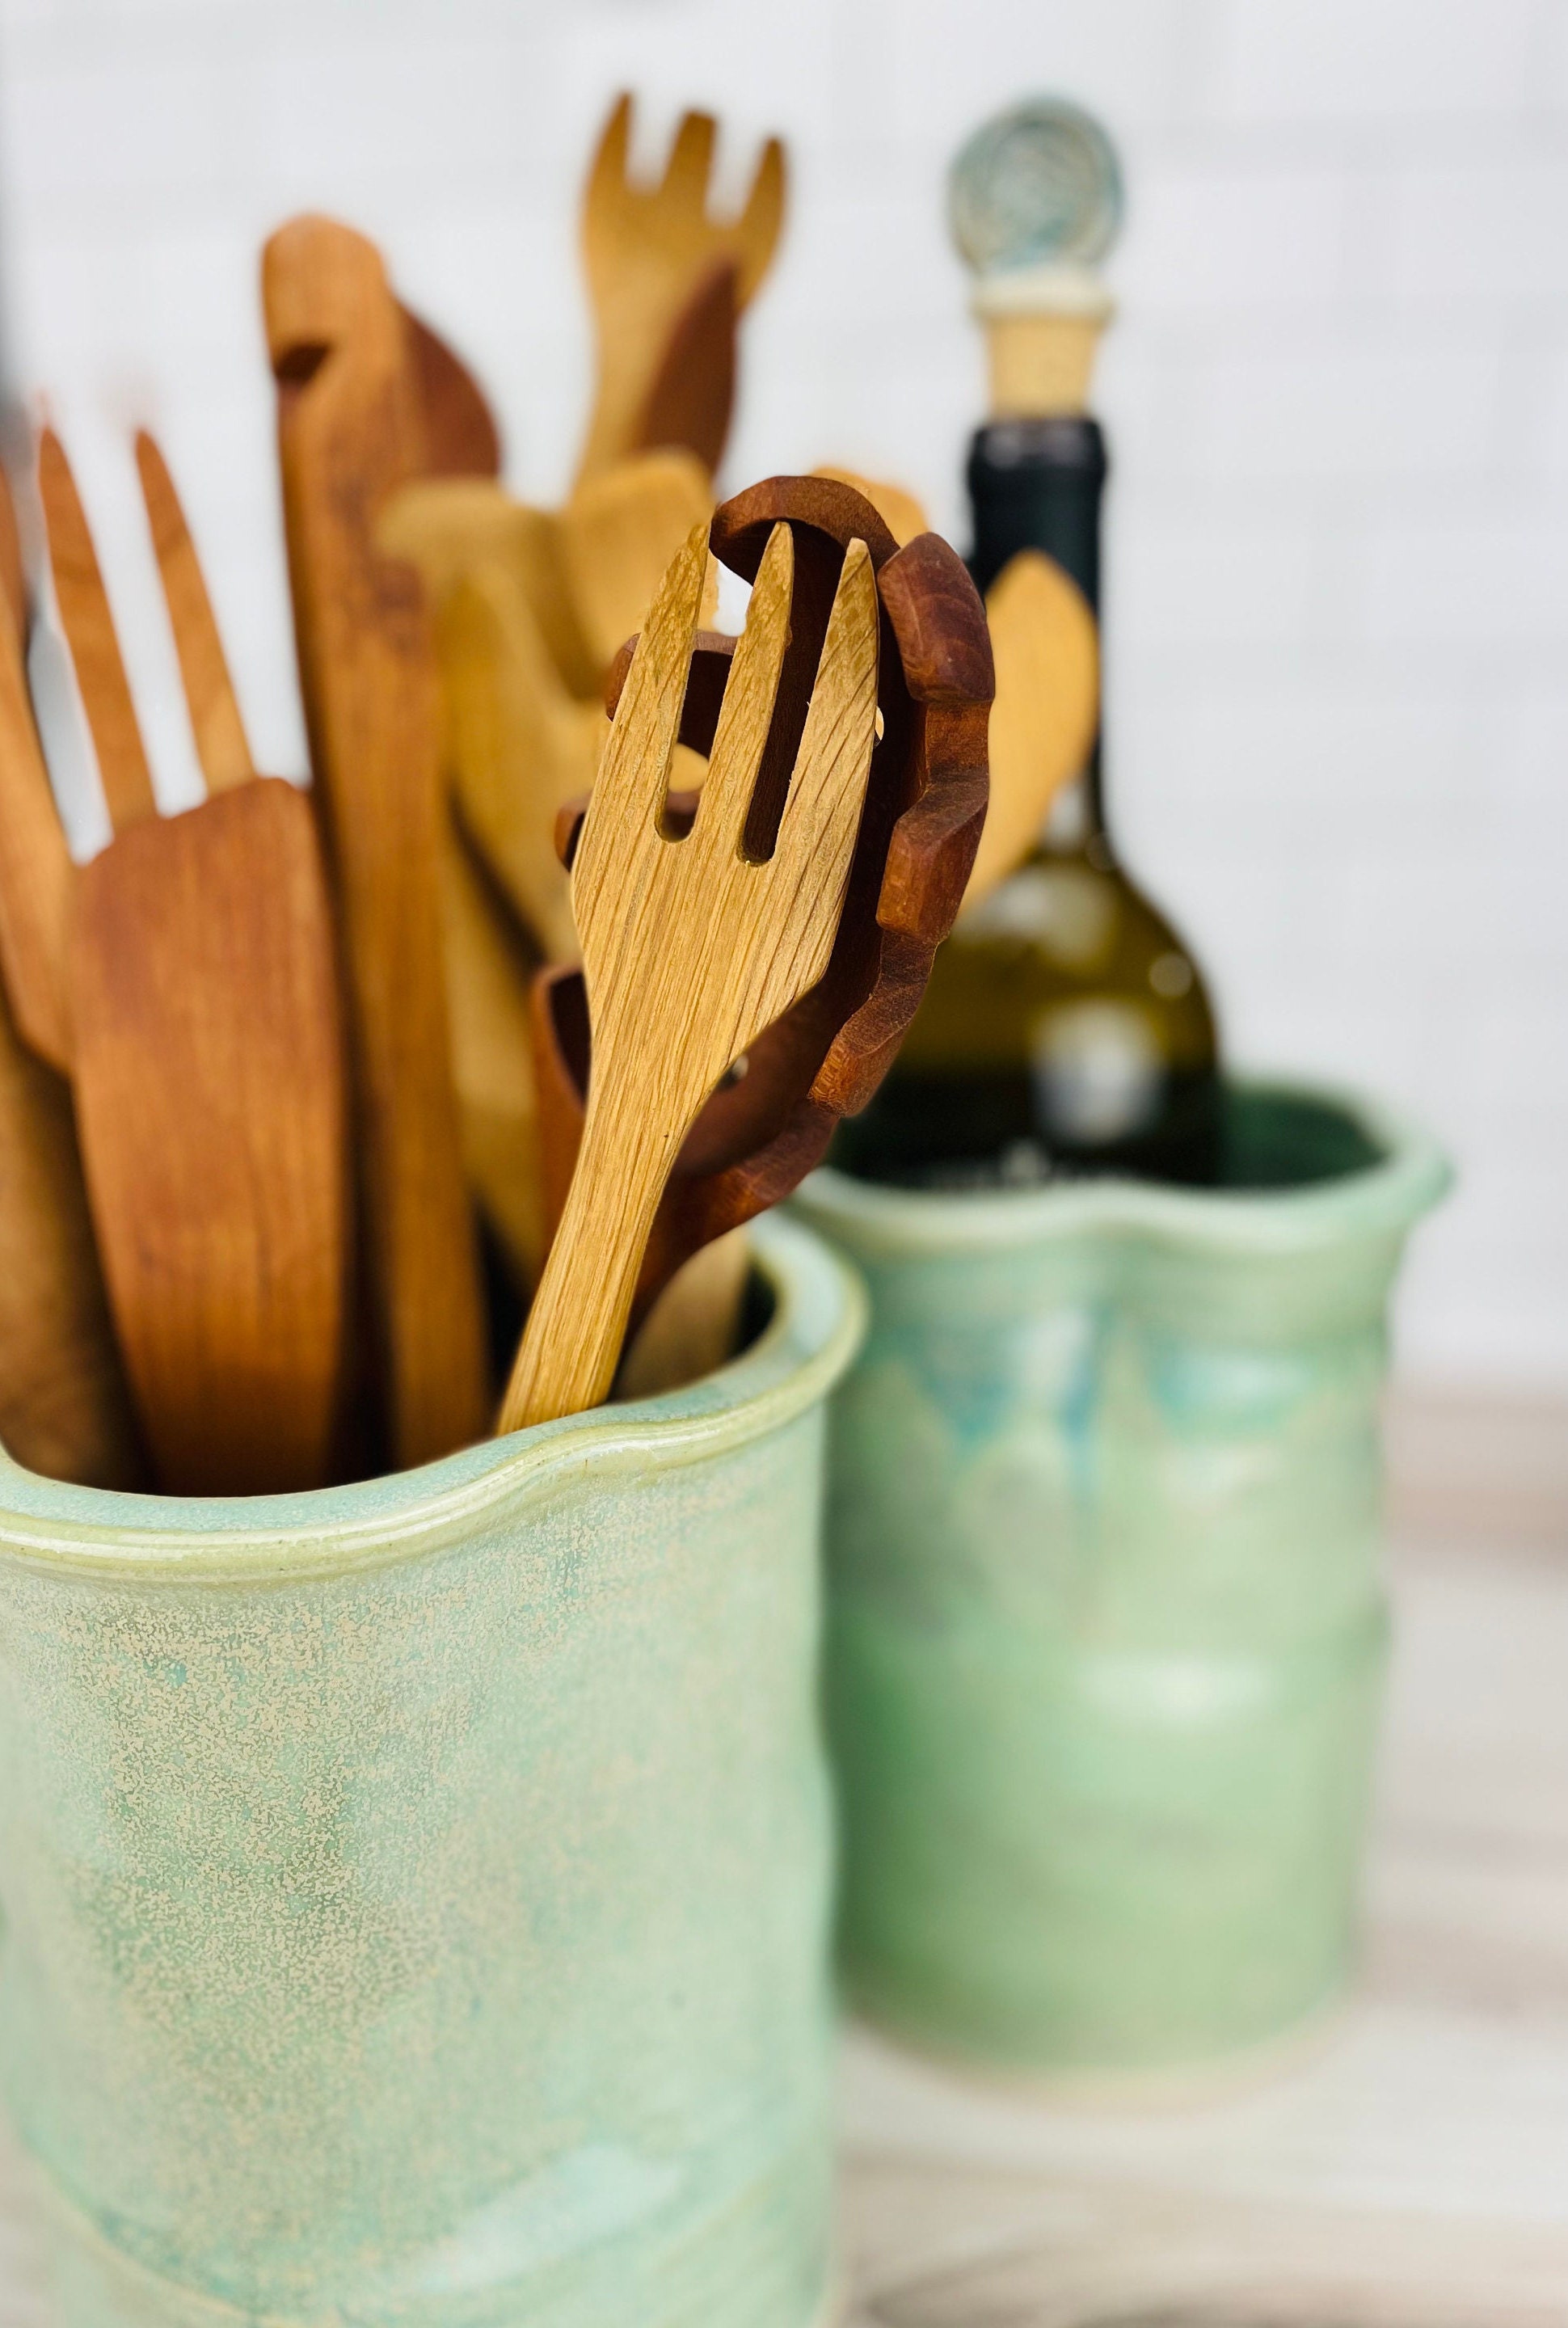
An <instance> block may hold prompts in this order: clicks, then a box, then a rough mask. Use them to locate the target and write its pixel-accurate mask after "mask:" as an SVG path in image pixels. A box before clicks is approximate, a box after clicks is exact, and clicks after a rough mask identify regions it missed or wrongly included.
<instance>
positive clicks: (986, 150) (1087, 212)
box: [948, 97, 1122, 277]
mask: <svg viewBox="0 0 1568 2328" xmlns="http://www.w3.org/2000/svg"><path fill="white" fill-rule="evenodd" d="M948 216H949V219H950V221H951V223H952V227H953V240H954V242H955V243H956V244H957V245H958V249H959V253H960V256H961V257H962V259H963V261H964V263H965V265H966V266H968V267H969V268H971V269H972V271H973V272H974V273H975V274H976V275H979V276H981V277H992V276H997V275H1008V274H1011V273H1013V272H1015V271H1016V270H1019V269H1023V268H1029V269H1038V268H1050V269H1053V270H1060V269H1063V268H1071V269H1074V270H1076V269H1079V268H1084V269H1087V268H1094V267H1095V266H1097V265H1098V263H1099V262H1100V260H1101V259H1103V258H1104V257H1105V255H1106V253H1107V251H1108V250H1109V249H1111V246H1112V244H1113V242H1114V241H1115V239H1116V235H1117V232H1118V230H1119V229H1120V227H1121V224H1122V171H1121V167H1120V164H1118V162H1117V159H1116V151H1115V148H1114V146H1113V145H1112V143H1111V140H1110V138H1109V137H1108V136H1106V134H1105V132H1104V130H1103V128H1102V127H1100V124H1099V123H1098V122H1097V121H1096V120H1094V117H1093V116H1092V115H1090V114H1087V113H1085V112H1084V110H1083V108H1082V107H1081V106H1076V105H1073V104H1070V103H1069V102H1068V100H1067V99H1066V98H1060V97H1040V98H1031V99H1029V100H1028V102H1027V103H1026V104H1023V105H1019V106H1015V107H1013V108H1012V109H1011V110H1010V111H1009V112H1007V113H1000V114H998V115H996V116H995V117H994V118H993V119H991V120H990V121H987V122H985V123H983V124H982V125H981V127H980V128H979V129H977V130H976V131H975V133H974V135H973V136H972V137H971V138H970V140H969V142H968V144H967V145H966V146H964V147H963V150H962V153H961V154H960V155H959V156H958V158H957V160H956V161H955V162H954V163H953V169H952V173H951V174H950V177H949V180H948Z"/></svg>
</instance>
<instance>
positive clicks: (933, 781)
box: [534, 477, 991, 1318]
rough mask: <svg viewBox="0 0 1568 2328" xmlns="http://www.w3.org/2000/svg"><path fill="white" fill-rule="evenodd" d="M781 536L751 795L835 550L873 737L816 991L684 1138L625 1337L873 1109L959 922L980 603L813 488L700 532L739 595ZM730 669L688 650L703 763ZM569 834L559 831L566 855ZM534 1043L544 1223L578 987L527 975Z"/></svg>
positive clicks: (766, 1039) (776, 481) (976, 752)
mask: <svg viewBox="0 0 1568 2328" xmlns="http://www.w3.org/2000/svg"><path fill="white" fill-rule="evenodd" d="M780 521H783V522H784V523H786V524H788V525H789V527H790V529H791V531H792V533H793V538H794V542H795V582H796V587H795V601H794V608H793V636H792V641H791V645H790V649H789V652H788V654H787V655H786V658H785V665H784V675H783V677H782V679H781V681H780V685H779V702H778V709H777V710H776V712H775V727H774V732H773V736H772V737H770V744H769V755H768V759H769V764H770V765H765V769H764V780H765V781H766V780H768V779H769V778H770V777H772V776H773V775H774V772H775V770H776V768H777V765H778V763H779V760H780V759H781V758H782V759H783V765H784V771H785V773H786V774H787V770H788V767H789V765H790V763H789V759H788V757H787V756H785V755H787V754H788V753H789V752H790V751H791V750H792V749H793V744H792V738H793V737H798V736H799V734H800V732H801V728H802V727H803V721H804V706H803V700H802V690H803V685H804V686H805V687H809V685H810V678H811V674H812V671H814V668H815V658H816V656H817V654H818V653H819V652H820V649H821V645H822V637H823V633H824V631H825V627H826V610H827V606H828V605H829V604H830V603H831V592H832V587H833V582H834V578H835V577H836V575H837V572H838V569H839V567H840V564H841V562H842V559H843V554H844V547H845V545H846V544H847V543H848V542H849V541H850V540H854V539H856V538H859V540H864V541H865V542H866V543H867V544H868V546H869V551H870V557H871V562H872V565H873V567H874V568H875V569H876V572H877V589H878V599H879V601H880V605H881V619H882V650H881V654H880V659H879V664H878V697H879V702H878V709H879V711H880V714H881V718H882V722H883V733H882V736H881V740H880V741H879V743H878V746H877V750H876V753H875V755H874V756H873V760H872V768H871V778H870V784H869V791H868V796H867V805H866V812H865V815H864V817H863V819H862V821H861V826H860V832H859V840H858V842H857V844H856V850H855V857H854V861H853V865H852V868H851V871H850V887H849V895H848V899H847V902H846V905H845V908H844V912H843V915H842V916H841V919H840V925H839V932H838V937H837V941H836V943H835V944H834V948H833V953H832V956H831V961H830V962H829V965H828V970H827V973H826V975H825V976H824V977H823V978H822V980H821V981H820V982H819V983H818V985H817V986H816V987H815V988H813V989H812V991H811V992H810V993H809V994H807V995H806V996H804V997H803V1000H801V1001H800V1002H799V1003H797V1004H796V1005H795V1006H794V1008H793V1009H792V1010H790V1011H788V1012H787V1013H786V1014H785V1015H784V1017H783V1018H782V1019H780V1020H779V1021H778V1022H777V1023H776V1024H775V1025H774V1026H772V1027H770V1028H768V1029H767V1030H766V1031H765V1033H764V1034H763V1035H761V1036H760V1037H758V1038H757V1040H756V1042H754V1043H753V1044H752V1045H751V1047H750V1048H749V1051H748V1053H747V1068H746V1074H745V1075H744V1076H743V1077H742V1078H741V1079H739V1080H738V1081H736V1082H732V1083H730V1084H727V1085H726V1086H725V1087H724V1088H722V1089H720V1090H718V1091H717V1092H715V1093H714V1094H713V1095H712V1097H711V1098H710V1099H709V1101H708V1103H707V1104H706V1106H705V1107H704V1108H703V1110H702V1112H701V1113H700V1115H699V1118H698V1121H697V1122H696V1123H695V1124H694V1126H693V1127H692V1130H691V1132H690V1136H689V1137H688V1139H687V1141H686V1142H685V1145H684V1147H683V1149H682V1150H681V1154H680V1156H679V1157H678V1159H676V1163H675V1166H674V1169H673V1172H672V1175H671V1181H670V1184H669V1187H668V1188H667V1190H666V1193H665V1196H664V1198H663V1201H662V1204H661V1206H660V1207H659V1212H658V1215H657V1217H656V1220H655V1223H654V1227H653V1234H652V1235H651V1237H650V1240H649V1244H648V1248H647V1252H646V1254H645V1257H644V1261H643V1271H642V1275H641V1278H640V1280H639V1283H638V1287H637V1292H636V1298H635V1301H634V1318H636V1317H641V1316H642V1315H643V1314H644V1313H645V1311H646V1309H648V1307H649V1305H650V1303H651V1302H652V1301H653V1299H654V1297H655V1296H656V1295H657V1293H658V1292H659V1291H660V1289H661V1288H662V1286H663V1285H665V1284H666V1283H668V1281H670V1279H671V1277H672V1276H673V1274H674V1272H675V1271H676V1269H678V1268H679V1267H680V1265H681V1263H682V1262H683V1261H684V1260H685V1259H686V1257H687V1256H688V1255H689V1254H690V1253H695V1252H696V1251H697V1250H698V1249H699V1247H700V1246H702V1245H704V1244H708V1243H709V1241H710V1240H711V1239H714V1238H716V1237H718V1236H720V1235H722V1234H724V1233H725V1232H726V1231H727V1230H728V1229H730V1228H732V1227H734V1226H736V1225H737V1224H738V1223H740V1222H743V1221H746V1220H750V1219H752V1218H754V1217H755V1216H756V1214H757V1213H759V1212H762V1211H764V1210H765V1209H766V1207H767V1206H770V1205H773V1204H776V1203H777V1202H778V1201H779V1200H780V1199H781V1198H782V1197H784V1196H787V1195H788V1193H789V1191H790V1189H791V1188H793V1187H795V1186H796V1184H797V1183H798V1182H799V1180H800V1179H801V1178H803V1175H804V1174H805V1173H806V1172H808V1171H809V1170H810V1169H812V1166H813V1165H814V1164H817V1163H819V1162H820V1161H821V1160H822V1155H823V1152H824V1151H825V1150H826V1148H827V1144H828V1141H829V1140H830V1138H831V1134H832V1131H833V1128H834V1126H835V1125H836V1123H837V1122H839V1120H840V1117H841V1116H844V1115H852V1114H855V1113H857V1112H859V1109H861V1108H862V1107H864V1106H865V1105H866V1103H867V1102H868V1101H869V1099H870V1098H871V1096H872V1094H873V1093H874V1092H875V1091H876V1089H877V1086H878V1084H879V1083H880V1081H881V1079H882V1077H883V1075H885V1074H886V1073H887V1068H888V1066H889V1065H891V1063H892V1060H893V1056H894V1055H895V1053H896V1052H897V1047H898V1045H899V1043H900V1042H901V1041H902V1039H903V1036H904V1032H905V1029H906V1028H907V1026H908V1024H909V1021H910V1019H912V1018H913V1017H914V1015H915V1009H916V1007H917V1006H918V1004H919V1001H920V998H921V995H922V994H923V993H924V991H925V981H926V978H927V976H928V975H929V972H930V968H931V959H932V955H933V953H934V951H935V949H936V947H937V945H938V944H939V943H941V941H942V939H943V938H944V936H945V935H946V934H947V931H948V929H949V928H950V927H951V925H952V923H953V915H955V913H956V912H957V910H958V905H959V901H960V899H961V897H962V895H963V888H964V884H965V882H966V880H967V879H968V877H969V869H970V866H971V864H972V861H973V857H974V851H975V847H976V843H977V841H978V839H979V835H980V828H981V822H982V821H983V818H984V814H985V795H986V774H985V730H986V716H987V710H988V708H989V700H990V696H991V646H990V642H989V640H988V638H987V634H986V628H985V617H984V614H983V611H982V609H981V603H980V599H979V596H978V594H977V593H976V591H975V588H974V586H973V584H972V582H971V580H970V578H969V576H968V574H967V572H966V571H965V568H964V567H963V565H962V560H961V559H959V558H958V556H957V554H956V552H955V551H953V549H950V548H949V547H948V545H947V543H946V542H944V541H943V540H940V539H939V538H938V537H937V536H936V535H935V534H925V535H922V536H921V537H919V539H917V540H915V541H913V542H910V543H908V544H906V547H905V548H904V549H897V545H896V544H895V542H894V540H893V538H892V536H891V534H890V533H889V532H888V531H887V528H886V526H885V525H884V524H883V523H882V521H881V520H880V518H879V517H878V514H877V512H876V511H875V510H874V509H873V508H872V507H871V505H870V504H869V502H867V501H865V500H864V499H863V498H862V497H861V496H860V495H859V493H855V492H854V491H852V489H850V487H848V486H846V485H843V484H840V483H834V482H832V481H830V480H825V479H818V478H810V477H775V478H771V479H769V480H768V481H767V483H764V484H760V485H756V486H753V487H752V488H751V489H750V490H749V492H747V493H740V494H737V496H736V497H735V499H734V500H733V501H729V502H725V503H724V504H723V505H722V506H721V507H720V508H719V509H718V511H717V512H716V513H715V515H714V519H713V523H712V528H711V533H710V539H711V541H712V546H713V549H714V552H715V554H716V556H717V557H718V559H719V561H720V562H721V563H722V564H724V565H727V566H728V567H729V568H731V569H732V570H733V571H734V572H737V573H738V574H741V575H742V576H743V577H745V578H746V579H748V580H749V579H751V578H752V577H753V576H754V575H755V574H756V565H757V559H759V557H760V555H761V550H762V546H763V544H764V542H765V540H767V539H768V537H769V535H770V534H771V531H772V529H773V526H774V525H775V523H777V522H780ZM729 652H730V643H729V642H728V640H725V639H722V638H719V637H717V636H713V635H711V634H710V635H709V636H707V637H701V636H699V639H698V642H697V644H696V649H695V651H694V653H693V656H692V662H691V670H690V682H689V684H688V687H687V691H686V699H685V703H684V706H683V709H682V712H681V736H682V738H683V740H684V741H685V743H686V744H687V745H688V746H690V747H691V748H692V749H693V750H695V751H697V752H699V753H701V752H706V751H708V750H709V747H710V746H711V745H712V741H713V737H714V729H715V723H716V718H717V715H718V705H719V701H720V699H721V696H722V693H723V690H724V685H725V675H726V669H727V662H728V654H729ZM628 662H629V654H628V653H626V652H624V653H623V655H622V657H620V658H619V659H618V660H617V664H616V667H615V670H614V671H612V674H611V679H610V683H609V687H608V689H607V690H606V696H607V699H609V700H610V701H611V703H612V705H614V703H615V701H616V700H617V699H618V698H617V690H618V688H619V687H620V685H621V684H622V682H623V681H624V675H625V671H626V668H627V663H628ZM781 739H782V740H781ZM775 747H776V748H775ZM760 790H761V788H760V785H759V796H760ZM775 799H776V793H775ZM764 805H765V812H768V813H771V812H774V811H772V810H771V809H768V808H767V805H766V803H764ZM574 831H575V822H574V819H573V817H572V815H571V814H570V812H568V814H567V815H566V816H565V817H564V818H563V832H562V842H563V848H564V850H566V852H567V853H568V854H569V851H570V849H571V846H572V842H573V834H574ZM534 1041H535V1056H536V1062H537V1067H538V1074H539V1079H540V1101H539V1103H540V1138H541V1143H542V1150H543V1161H544V1174H545V1200H546V1207H547V1212H548V1214H549V1217H550V1218H551V1219H552V1220H553V1219H555V1218H557V1217H559V1212H560V1209H561V1206H563V1204H564V1202H565V1197H566V1190H567V1187H568V1183H569V1181H570V1178H571V1171H572V1163H573V1159H574V1157H575V1154H576V1150H577V1141H578V1138H579V1136H580V1131H581V1125H582V1121H583V1094H585V1092H586V1091H587V1089H588V1023H587V1009H586V1004H585V1000H584V990H583V983H582V980H581V977H580V976H579V975H578V974H577V972H572V971H565V970H558V971H554V972H544V973H541V976H540V980H539V981H537V982H536V985H535V989H534Z"/></svg>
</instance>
